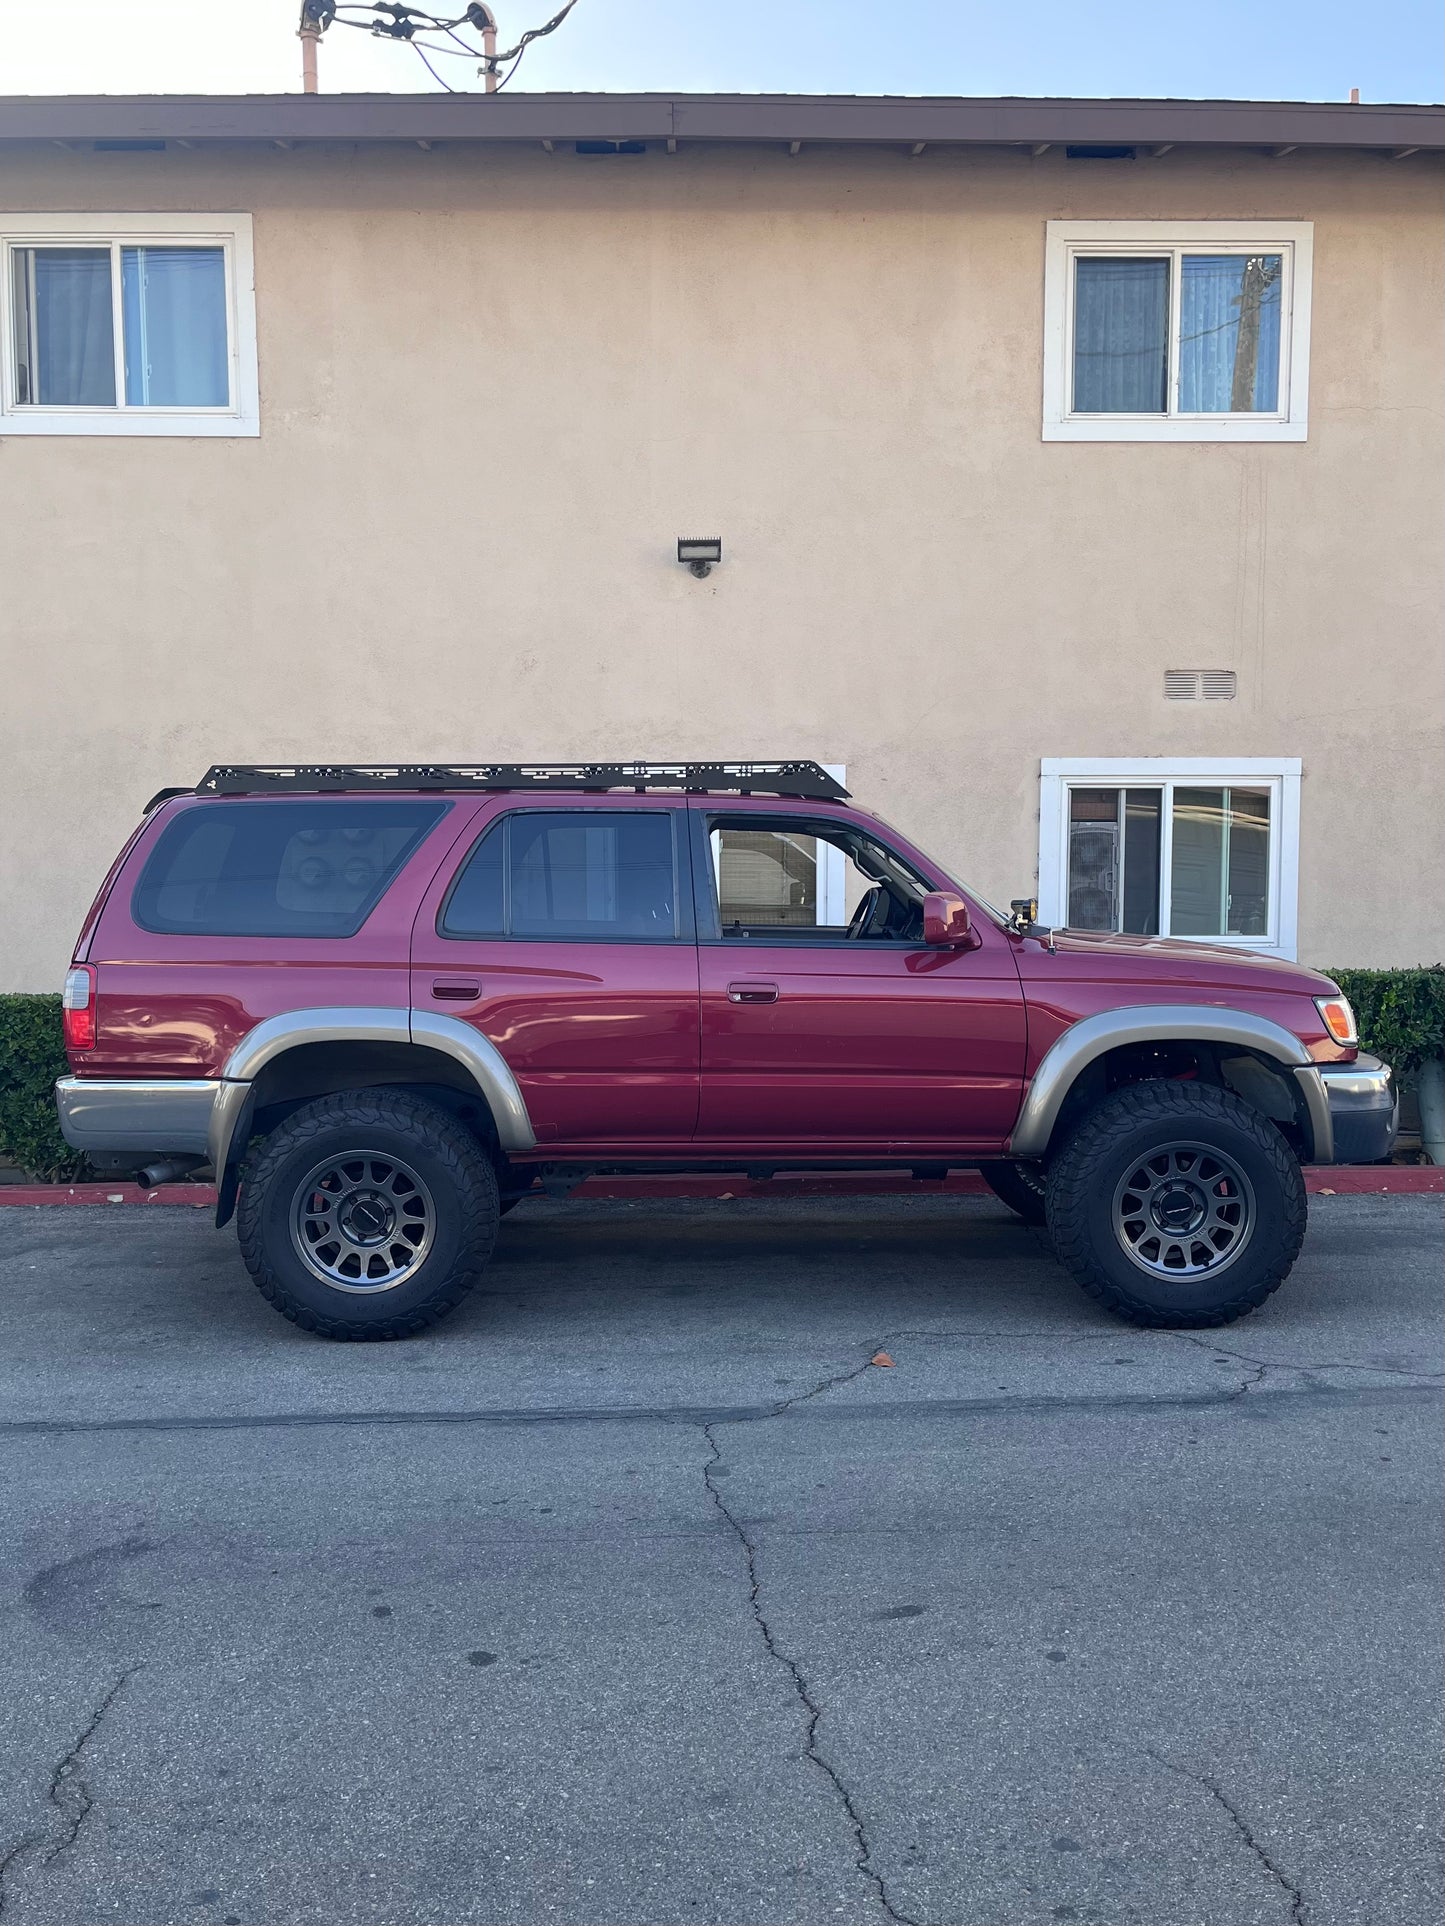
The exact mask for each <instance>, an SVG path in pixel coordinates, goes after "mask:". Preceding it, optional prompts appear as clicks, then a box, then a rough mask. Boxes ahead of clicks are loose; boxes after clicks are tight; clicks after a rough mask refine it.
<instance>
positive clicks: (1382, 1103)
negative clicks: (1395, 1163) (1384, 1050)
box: [1320, 1055, 1400, 1164]
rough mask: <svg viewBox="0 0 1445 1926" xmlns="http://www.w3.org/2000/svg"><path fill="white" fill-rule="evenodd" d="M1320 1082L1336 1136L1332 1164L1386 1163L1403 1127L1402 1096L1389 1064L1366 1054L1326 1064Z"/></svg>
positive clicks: (1331, 1125) (1321, 1070)
mask: <svg viewBox="0 0 1445 1926" xmlns="http://www.w3.org/2000/svg"><path fill="white" fill-rule="evenodd" d="M1320 1081H1321V1083H1323V1085H1324V1087H1325V1095H1326V1097H1327V1098H1328V1099H1329V1106H1330V1127H1331V1129H1332V1131H1333V1133H1334V1156H1333V1158H1332V1159H1331V1162H1333V1163H1336V1164H1378V1163H1383V1162H1384V1160H1385V1159H1386V1158H1387V1157H1388V1156H1389V1154H1390V1152H1391V1151H1392V1150H1393V1149H1394V1148H1395V1137H1396V1135H1397V1133H1398V1131H1399V1128H1400V1095H1399V1092H1398V1091H1397V1090H1396V1088H1395V1079H1394V1075H1393V1073H1392V1071H1391V1069H1390V1066H1389V1064H1388V1063H1381V1061H1380V1059H1379V1058H1378V1057H1369V1056H1364V1055H1361V1056H1358V1057H1356V1058H1355V1061H1354V1062H1353V1063H1322V1064H1321V1065H1320Z"/></svg>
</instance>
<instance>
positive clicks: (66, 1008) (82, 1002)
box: [60, 963, 95, 1050]
mask: <svg viewBox="0 0 1445 1926" xmlns="http://www.w3.org/2000/svg"><path fill="white" fill-rule="evenodd" d="M60 1008H61V1013H62V1016H63V1019H64V1025H65V1047H66V1049H67V1050H93V1049H94V1048H95V971H94V969H93V968H92V967H91V965H90V964H89V963H77V964H76V966H75V968H74V969H73V970H71V971H69V972H68V973H67V975H66V978H65V991H64V994H63V995H62V996H61V999H60Z"/></svg>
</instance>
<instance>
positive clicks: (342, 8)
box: [301, 0, 577, 94]
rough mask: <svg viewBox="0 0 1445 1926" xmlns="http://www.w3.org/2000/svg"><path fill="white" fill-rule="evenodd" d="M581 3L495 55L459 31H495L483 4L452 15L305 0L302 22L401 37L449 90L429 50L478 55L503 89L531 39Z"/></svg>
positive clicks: (369, 1) (571, 0)
mask: <svg viewBox="0 0 1445 1926" xmlns="http://www.w3.org/2000/svg"><path fill="white" fill-rule="evenodd" d="M576 5H577V0H566V4H565V6H562V7H559V8H558V10H557V12H556V13H554V14H553V15H552V17H551V19H550V20H545V21H543V23H542V25H541V26H540V27H529V28H528V29H527V31H526V32H525V33H524V34H523V35H522V36H521V38H520V39H519V40H518V41H517V43H516V45H515V46H512V47H508V48H506V50H505V51H504V52H502V53H497V54H490V55H489V54H488V53H487V52H486V51H485V49H484V48H481V47H473V46H469V45H468V43H467V42H466V40H464V39H463V37H462V35H461V34H460V33H458V32H457V28H458V27H466V28H470V30H471V31H472V32H473V33H478V34H479V33H482V32H487V31H491V32H495V24H494V22H493V21H492V20H490V19H489V18H488V17H487V16H488V14H489V9H484V8H481V7H475V8H473V7H469V8H468V9H467V11H466V12H465V13H459V14H457V15H455V16H454V17H453V16H449V15H444V14H435V13H428V12H426V11H425V10H424V9H422V8H421V7H414V6H411V5H410V4H409V0H304V4H303V6H302V9H301V19H302V25H303V26H309V27H310V28H312V29H313V30H314V31H316V32H318V33H324V32H325V31H326V29H327V28H328V27H330V26H342V27H356V28H358V29H360V31H361V32H363V33H370V34H373V35H374V36H375V37H376V38H378V39H381V40H399V41H401V42H402V43H403V44H404V45H407V46H410V47H411V48H413V49H414V51H415V53H416V56H417V58H418V59H419V60H420V61H421V64H422V65H423V66H424V67H425V68H426V70H427V72H428V73H429V74H430V75H431V77H432V79H433V80H435V81H436V83H437V85H438V86H439V87H442V88H445V90H446V91H447V93H449V94H450V93H456V92H457V91H458V90H457V89H456V88H455V87H452V86H450V85H449V84H448V82H446V81H445V80H443V79H442V77H441V75H440V74H439V73H438V72H437V70H436V68H435V67H433V65H432V64H431V61H430V60H428V59H427V54H429V53H430V54H447V55H450V56H451V57H452V58H453V59H456V60H461V59H469V60H476V61H478V62H479V65H478V68H477V71H478V73H483V74H486V75H488V76H489V77H490V78H491V79H492V80H493V81H494V82H495V85H494V87H493V89H492V91H493V92H500V91H501V89H502V88H503V87H505V86H506V85H507V83H508V81H510V80H511V79H512V77H513V75H514V74H515V73H516V71H517V69H518V67H520V66H521V64H522V56H523V55H524V54H525V53H526V51H527V49H528V47H530V46H531V44H532V42H533V41H534V40H543V39H545V38H546V36H547V35H548V34H550V33H555V32H556V31H557V29H558V27H560V26H561V25H562V22H563V21H564V20H565V19H566V18H567V16H568V14H569V13H571V11H572V9H573V8H574V7H575V6H576ZM358 16H359V17H358ZM418 32H420V33H423V34H441V35H443V36H445V38H446V39H448V40H453V41H455V42H456V45H455V46H454V47H445V46H441V45H440V44H438V42H437V41H435V40H432V39H426V40H419V39H418V38H417V34H418ZM503 69H505V70H506V71H505V72H504V71H503Z"/></svg>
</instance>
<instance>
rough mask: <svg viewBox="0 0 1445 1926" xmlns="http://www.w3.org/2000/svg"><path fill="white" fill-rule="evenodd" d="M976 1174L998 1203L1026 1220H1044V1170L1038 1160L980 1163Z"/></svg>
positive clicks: (1029, 1222)
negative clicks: (1025, 1162)
mask: <svg viewBox="0 0 1445 1926" xmlns="http://www.w3.org/2000/svg"><path fill="white" fill-rule="evenodd" d="M978 1174H979V1176H980V1177H982V1179H983V1181H984V1182H985V1183H986V1184H987V1185H988V1187H989V1189H990V1190H991V1191H992V1192H993V1194H994V1196H995V1197H997V1198H998V1200H999V1202H1000V1203H1001V1204H1007V1205H1008V1207H1009V1209H1010V1210H1011V1211H1013V1212H1014V1213H1015V1215H1016V1216H1019V1217H1022V1219H1023V1220H1024V1222H1025V1223H1026V1224H1042V1223H1043V1222H1044V1173H1043V1167H1042V1166H1041V1165H1039V1164H1013V1163H1005V1164H980V1165H979V1167H978Z"/></svg>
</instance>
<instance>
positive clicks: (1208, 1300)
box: [1046, 1082, 1307, 1330]
mask: <svg viewBox="0 0 1445 1926" xmlns="http://www.w3.org/2000/svg"><path fill="white" fill-rule="evenodd" d="M1046 1208H1047V1212H1048V1225H1049V1232H1050V1235H1051V1237H1052V1239H1053V1244H1054V1249H1055V1251H1056V1252H1057V1253H1058V1256H1059V1258H1060V1260H1061V1262H1062V1263H1064V1264H1065V1265H1066V1266H1067V1268H1068V1269H1069V1270H1070V1271H1072V1272H1073V1274H1074V1276H1075V1278H1077V1280H1078V1281H1079V1283H1080V1284H1082V1286H1083V1287H1084V1289H1085V1290H1086V1291H1087V1292H1088V1293H1089V1295H1090V1296H1091V1297H1095V1298H1097V1299H1098V1301H1099V1302H1100V1303H1101V1304H1103V1305H1104V1306H1106V1308H1107V1309H1109V1310H1111V1311H1113V1312H1114V1313H1115V1314H1116V1315H1117V1316H1119V1317H1122V1318H1125V1319H1127V1320H1128V1321H1129V1322H1130V1323H1131V1324H1143V1325H1153V1326H1157V1327H1164V1328H1174V1329H1186V1330H1187V1329H1191V1328H1198V1327H1201V1326H1207V1325H1214V1324H1230V1323H1232V1322H1233V1321H1234V1320H1235V1319H1236V1318H1240V1317H1245V1316H1247V1315H1248V1313H1249V1312H1250V1311H1254V1310H1257V1309H1258V1308H1259V1306H1260V1305H1261V1304H1263V1302H1264V1301H1265V1299H1266V1298H1267V1297H1268V1296H1269V1295H1270V1293H1271V1292H1272V1291H1275V1290H1277V1289H1278V1287H1279V1286H1280V1285H1281V1284H1282V1283H1283V1282H1284V1280H1285V1278H1286V1277H1287V1276H1288V1275H1289V1273H1290V1270H1291V1268H1292V1267H1293V1265H1294V1261H1295V1259H1296V1257H1298V1255H1299V1250H1300V1244H1301V1243H1302V1241H1303V1239H1304V1232H1305V1222H1306V1214H1307V1205H1306V1201H1305V1188H1304V1177H1303V1174H1302V1172H1301V1170H1300V1167H1299V1163H1298V1161H1297V1159H1296V1158H1295V1155H1294V1152H1293V1151H1292V1150H1291V1149H1290V1147H1289V1145H1288V1144H1287V1143H1286V1142H1285V1140H1284V1138H1283V1136H1281V1134H1280V1132H1279V1131H1278V1130H1277V1129H1276V1128H1275V1126H1274V1124H1272V1123H1271V1122H1270V1120H1269V1119H1268V1118H1267V1117H1265V1116H1262V1115H1261V1114H1260V1112H1259V1111H1257V1110H1254V1109H1252V1108H1251V1107H1250V1105H1249V1104H1247V1103H1245V1102H1244V1101H1243V1099H1242V1098H1240V1097H1237V1096H1235V1095H1234V1093H1233V1092H1232V1091H1229V1090H1219V1089H1216V1088H1214V1087H1213V1086H1212V1085H1208V1084H1199V1083H1162V1082H1161V1083H1140V1084H1133V1085H1131V1086H1130V1087H1129V1088H1128V1089H1126V1090H1120V1091H1117V1092H1116V1093H1115V1094H1114V1095H1113V1096H1112V1097H1109V1098H1107V1099H1106V1100H1105V1101H1104V1102H1103V1103H1101V1104H1100V1105H1099V1107H1098V1108H1097V1109H1096V1110H1094V1111H1093V1112H1091V1113H1090V1115H1089V1116H1087V1117H1086V1118H1085V1119H1084V1121H1083V1123H1082V1124H1081V1125H1080V1126H1079V1128H1078V1129H1077V1131H1076V1132H1075V1133H1074V1135H1073V1136H1072V1137H1071V1138H1070V1139H1069V1141H1068V1142H1067V1144H1066V1145H1065V1146H1064V1148H1063V1150H1062V1151H1061V1152H1060V1153H1059V1155H1058V1156H1057V1157H1056V1158H1055V1159H1054V1161H1053V1163H1052V1164H1051V1165H1050V1168H1049V1175H1048V1184H1047V1194H1046Z"/></svg>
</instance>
